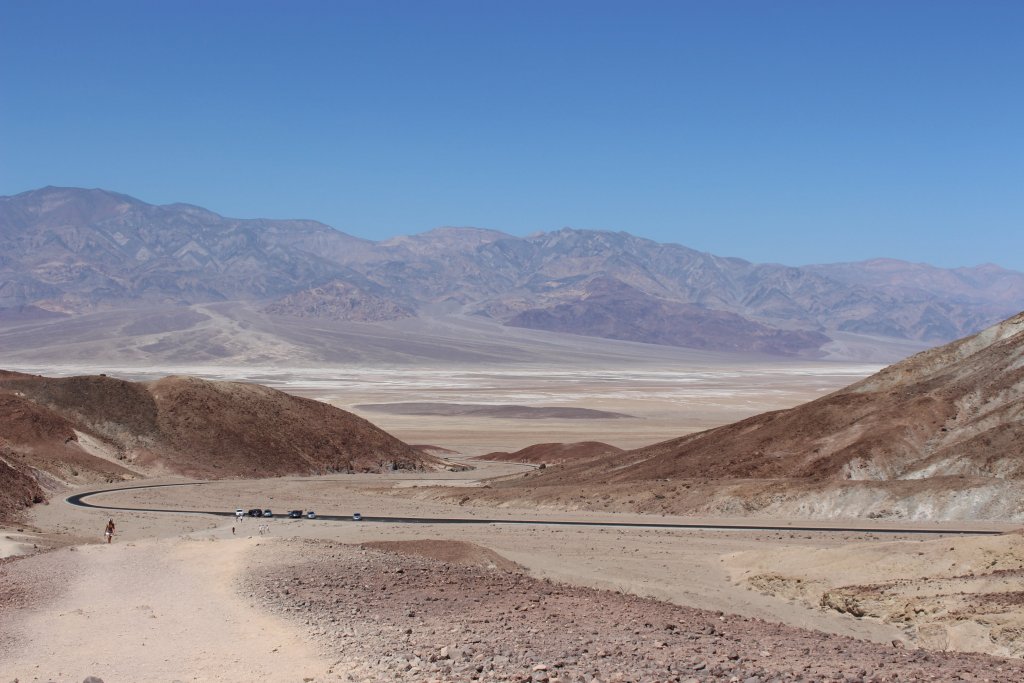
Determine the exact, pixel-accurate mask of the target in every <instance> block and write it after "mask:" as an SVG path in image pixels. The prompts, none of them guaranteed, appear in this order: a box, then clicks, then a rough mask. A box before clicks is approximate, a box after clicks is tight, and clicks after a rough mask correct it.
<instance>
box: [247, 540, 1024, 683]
mask: <svg viewBox="0 0 1024 683" xmlns="http://www.w3.org/2000/svg"><path fill="white" fill-rule="evenodd" d="M437 543H438V544H443V543H445V542H443V541H437ZM421 544H422V542H421ZM481 551H482V552H486V551H483V549H481ZM253 552H254V553H259V554H260V555H261V557H258V558H257V557H253V560H254V562H256V563H258V564H259V565H261V566H264V567H266V568H265V569H264V570H263V571H261V572H260V574H259V575H258V576H252V575H250V576H248V577H247V578H246V579H245V580H244V582H242V583H240V584H239V589H240V590H241V591H242V593H243V595H245V596H248V598H249V599H251V600H253V601H254V602H255V603H257V604H258V605H259V606H261V607H263V608H265V609H269V610H271V611H272V612H274V613H276V614H278V615H281V616H284V617H285V618H286V619H288V620H291V621H293V622H294V623H297V624H299V625H300V627H301V628H303V629H304V630H305V631H306V632H307V633H308V634H309V635H310V637H311V638H312V639H313V640H315V641H316V642H317V643H318V644H319V647H320V648H322V650H323V653H324V654H326V655H328V656H329V657H330V658H331V659H332V660H333V661H335V664H334V666H333V671H332V674H333V675H338V676H339V677H340V678H341V679H342V680H346V679H347V680H354V681H429V680H436V681H473V680H484V681H489V680H498V681H523V682H526V681H538V682H541V681H543V682H548V683H555V682H556V681H573V682H576V681H583V682H587V683H590V682H595V683H596V682H601V683H605V682H610V681H635V682H637V683H640V682H648V681H650V682H654V681H691V682H692V681H737V682H739V683H767V682H769V681H822V682H825V681H844V682H855V681H860V682H866V681H928V680H936V681H940V680H941V681H957V680H965V681H1020V680H1024V662H1021V661H1019V660H1007V659H1000V658H996V657H990V656H986V655H978V654H964V653H948V652H946V653H944V652H934V651H926V650H908V649H904V648H903V647H902V643H894V644H893V645H889V646H886V645H878V644H874V643H868V642H864V641H858V640H854V639H851V638H846V637H842V636H834V635H828V634H824V633H820V632H816V631H809V630H802V629H797V628H792V627H788V626H783V625H779V624H772V623H768V622H764V621H761V620H758V619H749V618H744V617H738V616H732V615H726V614H722V613H715V612H708V611H703V610H697V609H691V608H686V607H680V606H676V605H672V604H669V603H665V602H659V601H656V600H652V599H647V598H638V597H634V596H631V595H627V594H622V593H617V592H609V591H601V590H595V589H589V588H577V587H572V586H568V585H564V584H559V583H554V582H550V581H544V580H538V579H534V578H531V577H529V576H527V575H526V574H523V573H518V572H514V571H505V570H501V569H489V568H487V567H486V566H482V565H481V564H480V563H474V562H472V561H470V560H467V559H466V553H465V551H464V549H463V550H461V551H460V552H459V553H453V556H454V555H458V556H459V558H460V560H459V561H458V562H443V561H438V560H434V559H430V558H428V557H423V556H421V554H403V553H396V552H393V551H392V552H384V551H381V550H376V549H370V548H361V547H359V546H355V545H346V544H340V543H334V542H331V541H324V540H306V541H298V540H293V541H284V542H277V543H268V544H261V545H260V546H257V547H256V548H254V549H253ZM437 555H439V556H444V555H445V553H444V551H443V549H441V550H439V552H438V553H437Z"/></svg>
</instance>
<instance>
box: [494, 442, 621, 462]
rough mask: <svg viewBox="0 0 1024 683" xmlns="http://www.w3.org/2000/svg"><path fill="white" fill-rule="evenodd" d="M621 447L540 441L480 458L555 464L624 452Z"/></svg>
mask: <svg viewBox="0 0 1024 683" xmlns="http://www.w3.org/2000/svg"><path fill="white" fill-rule="evenodd" d="M622 452H623V450H622V449H621V448H616V447H615V446H612V445H611V444H606V443H601V442H600V441H579V442H576V443H538V444H534V445H532V446H527V447H526V448H523V449H521V450H518V451H516V452H515V453H507V452H504V451H499V452H497V453H488V454H487V455H481V456H480V460H497V461H501V462H529V463H538V464H539V463H545V464H555V463H563V462H577V461H579V460H589V459H593V458H600V457H602V456H608V455H615V454H618V453H622Z"/></svg>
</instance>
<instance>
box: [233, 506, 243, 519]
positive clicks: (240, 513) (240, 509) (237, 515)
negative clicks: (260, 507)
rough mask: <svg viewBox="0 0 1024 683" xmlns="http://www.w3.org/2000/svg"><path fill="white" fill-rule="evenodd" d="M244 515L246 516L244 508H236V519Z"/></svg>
mask: <svg viewBox="0 0 1024 683" xmlns="http://www.w3.org/2000/svg"><path fill="white" fill-rule="evenodd" d="M242 517H245V510H243V509H242V508H236V509H235V519H241V518H242Z"/></svg>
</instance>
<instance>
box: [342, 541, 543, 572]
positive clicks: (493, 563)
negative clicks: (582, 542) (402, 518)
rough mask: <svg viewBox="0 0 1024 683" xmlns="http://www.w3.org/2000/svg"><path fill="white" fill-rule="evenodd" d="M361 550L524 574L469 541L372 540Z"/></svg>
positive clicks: (509, 561) (519, 569)
mask: <svg viewBox="0 0 1024 683" xmlns="http://www.w3.org/2000/svg"><path fill="white" fill-rule="evenodd" d="M359 547H361V548H369V549H373V550H383V551H384V552H388V553H397V554H399V555H410V556H415V557H425V558H427V559H429V560H437V561H439V562H446V563H448V564H458V565H464V566H468V567H484V568H487V569H501V570H503V571H507V572H520V571H522V569H523V568H522V567H520V566H519V565H518V564H516V563H515V562H513V561H512V560H509V559H507V558H504V557H502V556H501V555H499V554H498V553H496V552H494V551H493V550H491V549H490V548H485V547H483V546H480V545H477V544H475V543H466V542H465V541H445V540H442V539H427V540H422V541H372V542H369V543H363V544H361V545H360V546H359Z"/></svg>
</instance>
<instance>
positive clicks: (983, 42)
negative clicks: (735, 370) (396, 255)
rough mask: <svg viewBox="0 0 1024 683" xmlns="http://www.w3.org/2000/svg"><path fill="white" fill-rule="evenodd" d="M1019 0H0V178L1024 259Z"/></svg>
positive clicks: (346, 210) (261, 203) (922, 254)
mask: <svg viewBox="0 0 1024 683" xmlns="http://www.w3.org/2000/svg"><path fill="white" fill-rule="evenodd" d="M1022 36H1024V2H1020V1H1019V0H1007V1H1004V2H994V1H985V0H962V1H961V2H943V1H941V0H921V1H911V0H878V1H871V0H856V1H854V0H848V1H845V2H841V1H838V0H813V1H806V2H779V1H772V0H751V1H747V2H743V1H729V0H721V1H719V0H715V1H712V0H705V1H703V2H685V1H682V0H677V1H672V2H670V1H665V2H642V1H628V2H627V1H626V0H623V1H621V2H601V1H594V0H588V1H586V2H582V1H572V0H543V1H530V0H504V1H501V2H498V1H497V0H472V1H466V2H456V1H449V0H436V1H430V0H416V1H413V2H391V1H388V0H365V1H358V2H357V1H347V2H346V1H338V0H335V1H330V2H302V1H296V2H283V1H282V2H259V1H255V0H247V1H245V2H231V1H226V0H218V1H216V2H210V1H207V0H204V1H202V2H183V1H181V0H174V1H173V2H172V1H167V2H138V0H133V1H131V2H103V1H96V2H80V1H74V2H47V1H45V0H33V1H28V0H25V1H19V0H0V194H15V193H17V192H22V191H24V190H28V189H33V188H37V187H41V186H44V185H71V186H80V187H102V188H106V189H110V190H115V191H119V192H124V193H126V194H130V195H133V196H136V197H138V198H139V199H142V200H144V201H148V202H153V203H170V202H178V201H181V202H188V203H192V204H198V205H200V206H204V207H206V208H209V209H211V210H214V211H216V212H218V213H221V214H224V215H229V216H237V217H273V218H314V219H317V220H321V221H323V222H325V223H328V224H330V225H333V226H334V227H336V228H338V229H340V230H343V231H345V232H348V233H351V234H354V235H359V236H363V237H369V238H372V239H382V238H385V237H390V236H393V235H397V234H408V233H413V232H420V231H423V230H427V229H430V228H432V227H436V226H439V225H474V226H479V227H489V228H496V229H499V230H504V231H507V232H510V233H513V234H520V235H523V234H528V233H530V232H536V231H540V230H553V229H558V228H560V227H563V226H571V227H577V228H595V229H610V230H625V231H627V232H631V233H634V234H637V235H642V236H645V237H650V238H652V239H656V240H659V241H666V242H679V243H682V244H685V245H687V246H690V247H693V248H696V249H701V250H706V251H710V252H713V253H716V254H720V255H725V256H740V257H743V258H747V259H750V260H754V261H775V262H781V263H787V264H791V265H800V264H805V263H821V262H833V261H847V260H859V259H864V258H871V257H875V256H892V257H896V258H902V259H907V260H912V261H924V262H928V263H932V264H935V265H941V266H958V265H973V264H977V263H982V262H995V263H999V264H1000V265H1003V266H1006V267H1010V268H1015V269H1018V270H1024V38H1022Z"/></svg>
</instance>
